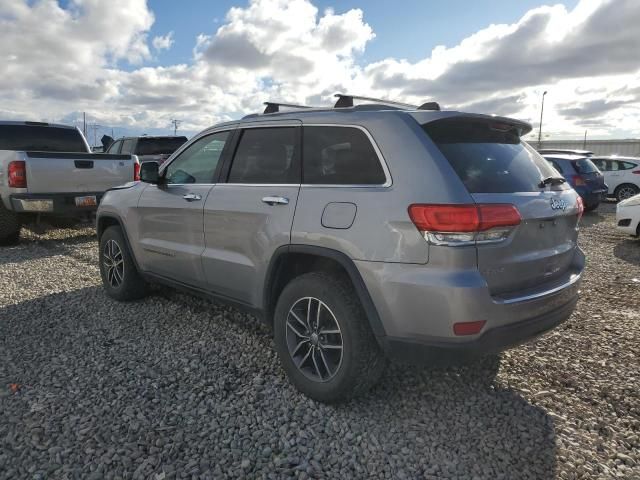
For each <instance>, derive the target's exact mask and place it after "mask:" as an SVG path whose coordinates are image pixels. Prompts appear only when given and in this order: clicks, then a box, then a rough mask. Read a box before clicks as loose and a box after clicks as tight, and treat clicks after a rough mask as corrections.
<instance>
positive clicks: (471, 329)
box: [453, 320, 487, 335]
mask: <svg viewBox="0 0 640 480" xmlns="http://www.w3.org/2000/svg"><path fill="white" fill-rule="evenodd" d="M485 323H487V322H486V320H478V321H477V322H459V323H454V324H453V333H455V334H456V335H475V334H476V333H479V332H480V330H482V327H484V324H485Z"/></svg>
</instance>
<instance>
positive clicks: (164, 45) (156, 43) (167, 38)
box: [151, 32, 174, 50]
mask: <svg viewBox="0 0 640 480" xmlns="http://www.w3.org/2000/svg"><path fill="white" fill-rule="evenodd" d="M173 42H174V40H173V32H169V33H167V34H166V35H158V36H156V37H153V40H152V42H151V43H152V45H153V48H155V49H156V50H169V49H170V48H171V45H173Z"/></svg>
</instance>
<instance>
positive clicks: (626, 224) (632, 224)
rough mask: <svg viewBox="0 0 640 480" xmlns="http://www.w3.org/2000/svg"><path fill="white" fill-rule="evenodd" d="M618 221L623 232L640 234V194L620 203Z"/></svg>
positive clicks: (617, 210)
mask: <svg viewBox="0 0 640 480" xmlns="http://www.w3.org/2000/svg"><path fill="white" fill-rule="evenodd" d="M616 223H617V225H618V230H620V231H621V232H624V233H629V234H631V235H635V236H640V195H636V196H635V197H631V198H628V199H627V200H623V201H621V202H619V203H618V205H617V207H616Z"/></svg>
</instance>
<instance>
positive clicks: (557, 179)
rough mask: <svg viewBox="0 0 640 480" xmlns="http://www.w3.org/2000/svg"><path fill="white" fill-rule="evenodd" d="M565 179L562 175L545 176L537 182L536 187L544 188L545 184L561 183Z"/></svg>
mask: <svg viewBox="0 0 640 480" xmlns="http://www.w3.org/2000/svg"><path fill="white" fill-rule="evenodd" d="M566 181H567V180H566V179H565V178H562V177H547V178H545V179H543V180H541V181H540V183H539V184H538V187H540V188H544V187H546V186H547V185H562V184H563V183H565V182H566Z"/></svg>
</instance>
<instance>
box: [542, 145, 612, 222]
mask: <svg viewBox="0 0 640 480" xmlns="http://www.w3.org/2000/svg"><path fill="white" fill-rule="evenodd" d="M543 156H544V158H546V159H547V161H548V162H549V163H550V164H551V165H552V166H553V167H554V168H555V169H556V170H558V172H560V173H561V174H562V176H563V177H564V178H565V180H567V182H569V185H571V186H572V187H573V189H574V190H575V191H576V192H578V195H580V197H582V201H583V202H584V208H585V210H595V209H596V208H597V207H598V205H600V202H601V201H603V200H604V199H605V198H606V197H607V192H608V190H609V187H607V185H606V184H605V183H604V176H603V175H602V173H601V172H600V170H598V167H596V166H595V164H594V163H593V162H592V161H591V160H590V159H589V158H588V157H586V156H584V155H569V154H564V155H563V154H554V155H543Z"/></svg>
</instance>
